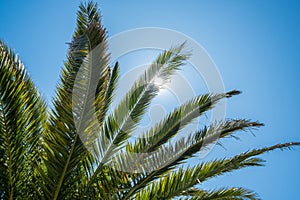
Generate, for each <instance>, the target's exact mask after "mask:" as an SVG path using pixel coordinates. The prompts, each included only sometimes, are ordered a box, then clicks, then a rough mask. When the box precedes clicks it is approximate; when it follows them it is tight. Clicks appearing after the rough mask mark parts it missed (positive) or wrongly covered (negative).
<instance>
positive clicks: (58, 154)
mask: <svg viewBox="0 0 300 200" xmlns="http://www.w3.org/2000/svg"><path fill="white" fill-rule="evenodd" d="M67 58H68V59H67V61H66V62H65V67H64V69H63V71H62V77H61V83H60V84H59V86H58V87H57V96H56V98H55V99H54V103H53V104H54V109H53V110H52V112H51V115H50V119H49V125H48V129H47V132H46V133H45V134H44V154H43V155H44V163H45V168H46V170H40V173H41V175H42V177H43V181H44V185H45V187H43V189H44V192H45V194H46V197H47V198H51V199H68V198H74V195H75V196H76V195H78V194H76V193H79V192H80V191H78V190H74V187H76V186H78V184H81V185H82V184H84V183H85V181H86V180H87V178H88V175H87V172H90V173H92V172H91V168H92V164H93V158H92V155H91V154H90V153H89V151H88V150H87V149H86V146H85V145H86V142H87V141H88V139H90V138H93V137H92V136H90V135H88V134H90V132H88V131H87V129H88V128H89V127H90V126H91V125H95V124H96V122H95V121H89V120H87V119H88V117H87V116H88V115H89V113H90V111H91V110H92V109H94V108H97V106H94V105H95V104H94V101H95V99H98V100H99V98H100V97H99V96H100V95H101V96H102V90H106V88H105V87H102V86H101V85H97V84H96V86H98V88H91V87H90V86H91V83H93V84H94V83H95V82H96V83H98V80H99V79H100V78H102V77H109V75H108V73H110V70H109V69H108V65H107V62H108V54H107V53H106V31H105V29H104V28H103V27H102V26H101V22H100V17H99V14H98V11H97V8H96V6H95V5H94V4H92V3H87V4H86V5H84V4H81V5H80V9H79V12H78V17H77V29H76V31H75V33H74V36H73V41H72V42H71V44H70V49H69V53H68V57H67ZM108 80H109V79H108V78H106V79H105V81H103V83H102V84H103V85H107V83H106V82H108ZM101 87H102V88H103V89H102V90H97V89H99V88H101ZM74 91H76V92H74ZM100 102H101V101H100ZM93 111H94V110H93ZM93 113H94V112H93ZM95 120H97V118H96V119H95ZM96 125H97V124H96ZM79 133H80V135H79ZM43 171H45V172H43Z"/></svg>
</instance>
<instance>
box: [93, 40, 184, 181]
mask: <svg viewBox="0 0 300 200" xmlns="http://www.w3.org/2000/svg"><path fill="white" fill-rule="evenodd" d="M183 47H184V44H182V45H180V46H178V47H176V48H171V49H170V50H168V51H164V52H163V53H161V54H160V55H159V56H158V58H157V59H156V60H155V61H154V62H153V63H152V64H151V66H150V67H149V69H148V70H146V71H145V72H144V74H143V75H141V76H140V78H139V79H138V81H136V82H135V83H134V85H133V86H132V87H131V89H130V90H129V91H128V92H127V94H126V95H125V97H124V99H123V100H122V101H121V102H120V103H119V105H118V106H117V107H116V109H115V110H114V112H113V113H112V114H111V115H109V116H108V117H107V119H106V121H105V123H104V125H103V128H102V131H101V132H100V135H99V137H98V144H97V149H96V151H98V152H97V155H96V156H97V160H98V163H101V164H100V165H99V166H98V167H97V169H96V172H95V176H97V173H99V172H100V171H101V168H102V167H103V164H105V163H106V162H109V161H110V160H111V156H112V155H114V154H115V152H117V151H118V150H119V149H120V147H121V145H122V144H124V143H125V141H126V139H127V138H128V137H129V136H130V133H131V132H132V130H133V129H134V128H135V127H136V125H137V124H138V123H139V121H140V119H141V117H142V115H143V114H144V113H145V111H146V109H147V108H148V106H149V104H150V101H151V100H152V99H153V98H154V97H155V95H156V94H157V92H158V90H159V85H156V83H155V81H156V80H157V79H158V78H160V79H162V80H167V79H169V78H170V76H171V75H172V74H173V73H174V72H175V71H176V70H178V68H179V67H180V66H181V65H182V64H183V63H184V61H185V60H186V59H187V58H188V55H187V54H186V53H183V52H182V50H183ZM93 179H94V175H93V176H92V177H91V181H90V183H91V184H92V183H93V181H94V180H93Z"/></svg>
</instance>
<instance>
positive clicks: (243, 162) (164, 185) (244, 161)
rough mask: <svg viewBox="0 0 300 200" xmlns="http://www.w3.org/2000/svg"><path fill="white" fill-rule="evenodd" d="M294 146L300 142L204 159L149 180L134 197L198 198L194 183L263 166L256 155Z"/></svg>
mask: <svg viewBox="0 0 300 200" xmlns="http://www.w3.org/2000/svg"><path fill="white" fill-rule="evenodd" d="M295 145H300V143H285V144H278V145H274V146H271V147H267V148H262V149H255V150H252V151H249V152H245V153H242V154H239V155H237V156H234V157H232V158H228V159H219V160H214V161H208V162H203V163H201V164H198V165H196V166H194V167H188V168H185V167H181V168H179V169H177V170H175V171H173V172H171V173H169V174H167V175H166V176H164V177H162V178H160V179H159V180H157V181H155V182H153V183H151V184H150V185H149V186H147V187H144V188H143V189H142V190H141V191H140V192H139V193H138V194H137V197H138V199H147V198H150V199H152V198H153V197H155V196H156V197H160V198H163V199H171V198H173V197H176V196H182V195H187V194H188V195H190V196H195V195H196V197H197V195H199V193H194V190H195V189H194V187H195V186H197V185H198V186H200V185H201V184H202V183H203V182H204V181H206V180H207V179H209V178H212V177H215V176H219V175H222V174H224V173H228V172H231V171H234V170H238V169H241V168H245V167H252V166H262V165H263V162H264V160H262V159H260V158H257V157H256V156H257V155H260V154H263V153H265V152H268V151H272V150H274V149H284V148H289V147H291V146H295ZM202 194H203V195H205V196H206V197H209V196H211V197H214V195H216V194H217V193H211V194H210V193H202ZM221 194H222V193H220V195H221ZM225 194H228V193H225ZM205 196H204V197H205ZM151 197H152V198H151ZM200 197H201V196H200ZM220 197H221V196H220ZM226 198H227V197H226ZM226 198H225V199H226ZM158 199H159V198H158ZM192 199H194V198H192ZM195 199H198V198H195Z"/></svg>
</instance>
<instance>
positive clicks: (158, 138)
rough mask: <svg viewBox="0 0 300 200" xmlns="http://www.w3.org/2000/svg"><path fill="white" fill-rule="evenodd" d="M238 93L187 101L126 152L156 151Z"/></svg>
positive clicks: (200, 97)
mask: <svg viewBox="0 0 300 200" xmlns="http://www.w3.org/2000/svg"><path fill="white" fill-rule="evenodd" d="M239 93H240V92H239V91H231V92H228V93H224V94H216V95H210V94H205V95H201V96H198V97H196V98H193V99H191V100H189V101H188V102H186V103H184V104H182V105H181V106H180V107H179V108H177V109H175V110H174V111H173V112H172V113H170V114H169V115H168V116H167V117H166V118H165V119H163V120H161V122H159V123H158V124H157V125H155V126H154V127H153V128H152V129H150V130H149V131H147V132H146V133H144V134H142V136H141V137H140V138H139V139H138V140H137V141H136V142H135V144H134V145H133V146H132V144H128V146H127V150H128V151H132V152H136V153H141V152H149V151H154V150H156V149H157V148H158V147H160V146H161V145H163V144H164V143H166V142H167V141H169V140H170V139H171V138H172V137H173V136H175V135H176V134H177V133H178V132H179V131H180V130H181V129H183V128H184V127H185V126H186V125H188V124H189V123H191V122H192V120H194V119H195V118H197V117H199V116H201V115H202V114H203V113H205V112H206V111H208V110H211V109H212V108H213V107H214V106H215V105H216V104H217V103H218V102H219V101H220V100H221V99H223V98H229V97H232V96H233V95H237V94H239Z"/></svg>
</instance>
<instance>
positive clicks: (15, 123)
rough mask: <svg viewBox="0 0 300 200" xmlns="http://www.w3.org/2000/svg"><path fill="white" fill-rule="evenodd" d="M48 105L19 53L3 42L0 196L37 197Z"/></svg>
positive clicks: (0, 65) (0, 44)
mask: <svg viewBox="0 0 300 200" xmlns="http://www.w3.org/2000/svg"><path fill="white" fill-rule="evenodd" d="M45 120H46V105H45V102H44V100H43V99H42V98H41V96H40V94H39V93H38V91H37V89H36V87H35V86H34V84H33V82H32V80H31V79H30V77H29V75H28V73H27V72H26V71H25V69H24V66H23V64H22V62H21V61H20V59H19V58H18V56H16V55H15V54H14V52H13V51H12V50H10V49H9V48H8V47H7V46H6V45H5V44H4V43H3V42H2V41H0V183H1V184H0V197H1V198H9V199H13V198H16V197H18V196H28V197H32V198H34V197H36V195H37V193H38V191H37V190H35V188H34V187H32V183H36V180H35V179H34V178H33V175H34V173H35V169H34V166H33V161H34V160H38V159H39V155H38V153H39V144H38V142H39V140H40V136H41V133H42V130H43V126H44V124H45Z"/></svg>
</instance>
